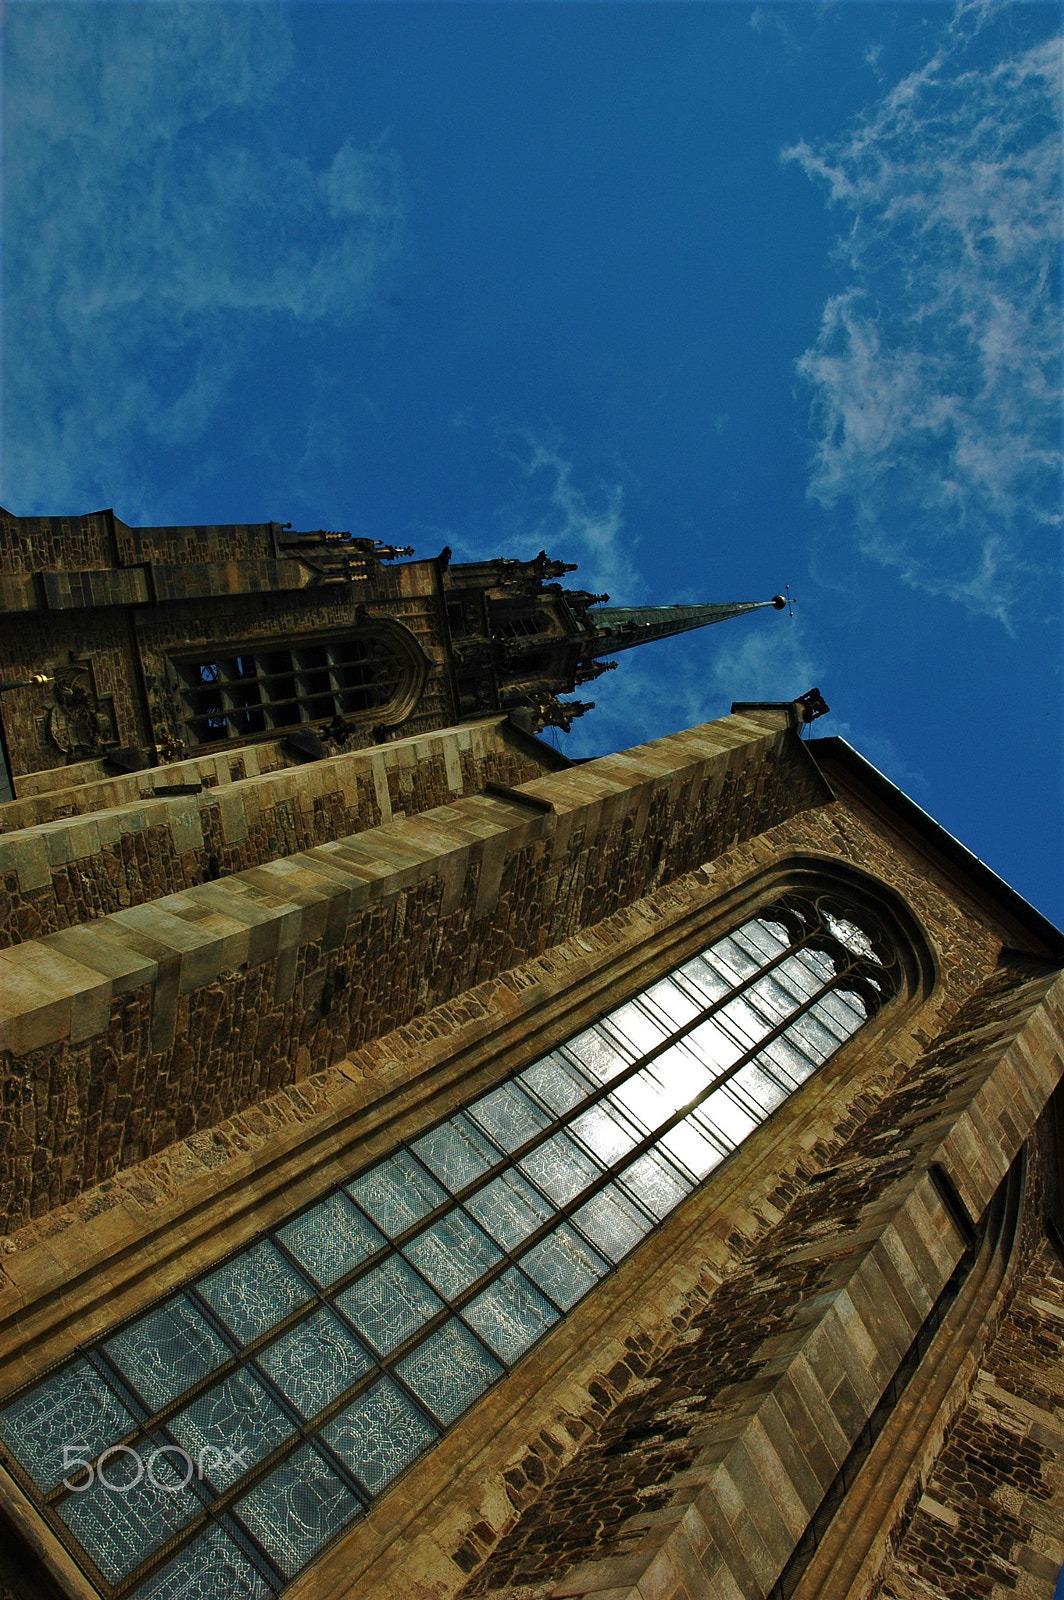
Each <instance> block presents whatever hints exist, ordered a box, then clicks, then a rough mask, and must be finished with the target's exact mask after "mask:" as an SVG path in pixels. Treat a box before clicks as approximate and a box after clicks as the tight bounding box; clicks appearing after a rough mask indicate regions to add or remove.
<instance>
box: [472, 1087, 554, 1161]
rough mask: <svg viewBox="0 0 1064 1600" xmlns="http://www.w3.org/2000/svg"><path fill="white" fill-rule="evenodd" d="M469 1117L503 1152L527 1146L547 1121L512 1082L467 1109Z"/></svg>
mask: <svg viewBox="0 0 1064 1600" xmlns="http://www.w3.org/2000/svg"><path fill="white" fill-rule="evenodd" d="M469 1115H470V1116H471V1117H473V1118H474V1120H475V1121H476V1122H478V1123H479V1124H480V1126H481V1127H482V1128H483V1129H484V1131H485V1133H488V1134H490V1135H491V1137H492V1138H493V1139H494V1140H495V1143H496V1144H497V1145H499V1146H500V1147H501V1148H502V1149H503V1150H506V1151H512V1150H516V1149H518V1147H519V1146H520V1145H523V1144H527V1143H528V1141H529V1139H534V1138H535V1137H536V1134H537V1133H542V1131H543V1129H544V1128H546V1127H548V1126H549V1123H550V1119H549V1118H548V1117H547V1116H545V1115H544V1113H543V1112H542V1111H541V1110H540V1109H539V1107H538V1106H537V1105H534V1104H533V1103H532V1101H531V1100H530V1099H529V1098H528V1096H527V1094H525V1093H523V1091H522V1090H521V1089H520V1088H518V1086H517V1084H516V1083H504V1084H503V1085H502V1087H501V1088H499V1089H493V1090H492V1092H491V1094H486V1095H485V1096H484V1098H483V1099H482V1100H478V1101H477V1102H476V1104H475V1105H472V1106H470V1108H469Z"/></svg>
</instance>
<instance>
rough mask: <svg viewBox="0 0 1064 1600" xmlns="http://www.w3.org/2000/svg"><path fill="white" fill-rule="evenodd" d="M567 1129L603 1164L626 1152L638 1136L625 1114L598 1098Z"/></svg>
mask: <svg viewBox="0 0 1064 1600" xmlns="http://www.w3.org/2000/svg"><path fill="white" fill-rule="evenodd" d="M569 1132H570V1133H572V1134H573V1135H574V1136H575V1137H576V1138H577V1139H579V1140H580V1143H581V1144H582V1145H583V1146H584V1147H585V1148H586V1149H588V1150H590V1151H591V1154H592V1155H593V1156H595V1157H596V1158H597V1159H598V1160H599V1161H601V1162H602V1164H603V1166H606V1167H608V1166H610V1165H612V1163H613V1162H614V1161H619V1160H620V1158H621V1157H622V1156H624V1155H627V1154H628V1152H629V1150H631V1149H632V1148H633V1147H634V1146H635V1145H637V1144H638V1143H639V1140H640V1134H639V1131H638V1129H636V1128H634V1127H633V1126H632V1124H631V1123H630V1122H629V1121H628V1118H627V1117H625V1116H623V1115H622V1114H621V1112H620V1111H619V1109H616V1108H614V1107H612V1106H610V1105H609V1104H607V1103H604V1102H603V1101H601V1100H600V1101H599V1103H598V1105H594V1106H588V1108H587V1110H586V1111H582V1112H581V1113H580V1115H579V1116H578V1117H576V1118H575V1119H574V1121H572V1122H571V1123H570V1124H569Z"/></svg>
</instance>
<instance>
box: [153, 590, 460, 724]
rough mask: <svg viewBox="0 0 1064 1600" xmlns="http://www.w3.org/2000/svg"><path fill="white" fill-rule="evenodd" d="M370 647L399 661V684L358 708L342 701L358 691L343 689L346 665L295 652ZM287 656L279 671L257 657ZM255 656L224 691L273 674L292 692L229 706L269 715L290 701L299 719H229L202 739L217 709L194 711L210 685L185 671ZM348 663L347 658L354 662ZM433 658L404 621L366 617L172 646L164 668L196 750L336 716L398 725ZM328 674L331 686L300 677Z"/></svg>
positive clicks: (415, 699) (419, 692)
mask: <svg viewBox="0 0 1064 1600" xmlns="http://www.w3.org/2000/svg"><path fill="white" fill-rule="evenodd" d="M358 644H362V645H366V646H368V647H370V651H371V655H372V651H373V650H378V651H380V650H383V651H386V652H387V653H388V654H389V655H390V656H391V658H392V661H393V663H394V666H395V675H394V686H393V687H392V690H391V693H390V694H389V696H388V698H387V699H385V700H382V701H381V702H380V703H379V704H376V705H373V706H370V707H368V708H364V709H361V710H358V709H348V708H345V707H344V706H343V704H342V699H343V696H344V695H345V694H351V693H354V692H356V691H355V689H354V688H352V687H351V686H347V687H345V686H344V685H342V684H340V683H339V682H338V681H336V680H337V678H338V674H340V673H342V672H343V670H344V666H343V664H339V665H337V664H334V663H331V661H328V660H327V661H326V662H325V663H324V664H323V663H318V664H316V665H315V664H310V665H303V664H300V663H298V662H297V661H296V660H295V659H294V658H295V657H296V656H297V655H298V653H299V652H302V651H312V650H324V651H325V652H326V654H327V656H328V655H329V654H330V653H331V652H334V651H338V650H340V649H342V648H344V647H345V646H351V645H358ZM282 655H285V656H287V657H288V658H289V666H288V667H287V668H282V667H278V668H276V670H273V671H271V672H267V673H265V674H263V673H261V672H260V671H259V668H258V663H259V662H260V661H264V660H265V659H266V658H267V657H269V656H277V657H280V656H282ZM243 659H250V660H253V661H255V662H256V671H255V673H254V674H252V673H248V674H245V675H242V676H240V677H237V678H233V679H231V680H230V679H226V680H225V683H224V684H223V689H224V688H225V687H226V686H227V685H228V684H229V683H230V682H232V683H233V684H239V683H241V682H246V683H247V684H248V685H249V686H251V687H252V688H255V687H257V686H258V685H259V684H260V683H265V682H267V681H272V680H273V679H280V678H290V679H291V680H292V683H293V691H292V693H291V694H290V695H286V696H285V698H284V699H278V700H276V701H272V700H271V701H263V700H262V699H261V698H260V699H259V700H258V701H254V700H249V701H248V702H247V704H246V705H245V706H243V707H241V706H232V707H229V708H228V709H229V710H232V711H234V712H235V714H236V715H237V716H239V714H240V713H241V711H244V712H248V713H251V712H259V713H263V714H264V721H265V720H267V719H266V716H265V714H266V712H267V711H268V709H269V707H271V706H273V705H276V706H285V705H292V706H293V707H294V709H295V711H296V713H297V714H296V716H295V718H294V720H292V721H288V722H280V721H278V722H276V723H274V724H273V725H269V726H263V727H261V728H251V727H250V726H249V727H247V728H243V729H241V728H237V727H235V726H233V725H232V724H229V725H228V726H227V728H226V731H225V732H220V733H219V734H218V735H217V737H213V738H212V737H207V738H203V739H200V738H199V737H197V726H196V725H197V724H198V723H201V722H203V721H204V720H205V719H206V718H208V717H209V716H210V715H212V713H211V711H210V710H209V708H207V709H199V710H197V709H196V707H195V705H194V704H193V702H192V699H191V697H192V696H193V695H197V694H201V693H204V692H206V691H207V689H208V688H209V684H210V682H211V681H214V680H209V679H206V678H205V679H203V680H202V683H201V684H200V685H197V684H196V683H195V682H193V681H191V680H190V679H189V677H188V674H189V673H190V671H192V670H196V669H199V670H200V671H204V670H206V669H208V668H209V667H211V666H216V665H217V664H218V663H220V662H222V661H234V660H243ZM349 665H350V664H349ZM431 665H432V663H431V662H430V661H429V658H428V657H427V656H426V654H425V652H424V651H423V650H422V648H421V645H420V644H419V642H418V641H417V639H416V638H415V637H414V635H413V634H412V633H411V632H410V630H409V629H408V628H406V627H404V626H403V625H402V624H401V623H398V622H396V621H395V620H394V619H393V618H388V617H381V618H369V619H367V620H364V621H358V622H355V623H353V624H352V625H351V626H350V627H346V628H330V629H324V630H322V629H318V630H316V631H314V632H309V633H305V634H301V633H289V634H285V635H284V636H283V637H281V638H275V637H268V638H261V639H245V640H243V641H241V642H230V641H227V640H226V641H213V642H209V643H205V644H203V645H201V646H199V647H198V648H196V649H182V650H174V651H171V652H170V654H169V656H168V661H167V672H168V677H169V681H170V686H171V689H172V691H173V694H174V696H175V699H176V701H177V704H178V708H179V714H180V719H181V725H182V727H183V728H184V730H185V733H186V735H187V738H188V743H189V747H190V748H192V749H195V750H200V751H207V750H212V749H226V748H229V747H232V746H233V745H234V744H235V743H240V744H253V743H259V742H261V741H263V740H266V739H276V738H279V737H282V736H283V735H284V734H285V733H290V732H292V731H294V730H296V729H307V728H321V727H327V726H328V724H329V723H330V722H331V721H332V720H333V718H334V717H337V716H339V717H342V718H343V719H344V721H346V722H351V723H352V724H354V725H355V726H374V725H377V724H380V723H384V724H386V725H387V726H389V727H394V726H397V725H399V724H400V723H402V722H404V721H405V720H406V718H407V717H408V716H409V715H410V713H411V712H412V711H413V709H414V707H415V706H416V704H417V702H418V700H419V699H420V698H421V695H422V694H423V692H424V688H425V684H426V682H427V681H428V675H429V672H430V670H431ZM322 673H324V674H326V675H328V677H329V678H330V680H331V681H330V684H329V687H328V688H322V687H321V686H320V685H319V686H318V687H317V688H311V687H309V686H308V687H303V686H301V684H300V681H299V680H300V679H303V678H309V677H310V676H311V675H312V674H319V675H320V674H322ZM325 698H328V699H329V700H330V701H331V705H330V707H329V708H328V709H327V710H326V709H321V710H320V711H319V712H318V713H317V714H313V715H312V714H311V706H312V703H313V701H315V700H323V699H325ZM226 709H227V708H226V706H225V704H224V699H223V702H222V704H221V705H220V706H219V708H218V711H217V713H213V714H215V715H217V716H218V717H219V719H221V720H224V719H225V712H226Z"/></svg>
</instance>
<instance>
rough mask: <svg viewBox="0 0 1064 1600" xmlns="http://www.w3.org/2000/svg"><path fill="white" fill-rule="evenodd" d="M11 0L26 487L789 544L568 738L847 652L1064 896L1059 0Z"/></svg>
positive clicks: (710, 541)
mask: <svg viewBox="0 0 1064 1600" xmlns="http://www.w3.org/2000/svg"><path fill="white" fill-rule="evenodd" d="M3 26H4V33H5V39H4V111H3V115H4V135H5V154H4V169H3V201H4V233H5V241H6V242H5V249H4V272H5V279H4V288H3V383H2V399H3V454H2V474H0V476H2V483H0V500H2V502H3V504H4V505H6V506H7V507H8V508H9V509H11V510H12V511H15V512H16V513H19V514H21V515H28V514H33V513H64V512H78V511H87V510H95V509H98V508H99V507H101V506H113V507H114V508H115V510H116V511H117V513H118V514H119V515H120V516H121V517H123V518H124V519H125V520H126V521H127V522H131V523H170V522H179V523H186V522H220V521H230V520H232V521H255V520H265V519H269V518H276V519H278V520H279V521H285V522H287V521H292V522H294V523H295V524H296V525H297V526H303V527H320V526H324V527H332V528H350V529H352V530H353V531H357V532H359V533H365V534H371V535H373V536H376V537H378V538H383V539H387V540H391V541H395V542H398V543H404V544H406V543H409V544H413V545H414V546H415V547H416V550H417V553H418V554H419V555H432V554H435V553H436V552H437V551H438V550H439V549H440V548H441V547H442V546H443V545H444V544H449V545H451V546H452V548H453V549H454V551H455V555H456V557H457V558H471V557H477V556H484V555H489V554H499V553H501V554H534V553H535V552H536V551H537V550H538V549H540V548H541V547H542V546H546V547H547V549H548V551H549V552H550V553H551V554H552V555H555V556H558V557H562V558H564V559H567V560H573V561H577V562H579V565H580V572H579V576H578V579H577V581H579V582H580V583H582V584H583V585H584V586H586V587H587V588H590V589H593V590H596V591H601V590H607V591H608V592H609V593H610V595H611V596H612V598H613V599H614V601H615V602H618V603H628V604H639V603H654V602H668V601H688V600H729V599H759V598H767V597H768V596H769V595H771V594H772V593H774V592H775V591H776V590H777V589H779V588H781V587H782V585H783V584H784V583H789V584H790V585H791V587H792V589H793V590H794V592H795V594H796V595H797V597H798V604H797V606H796V608H795V616H794V618H793V619H789V618H787V617H786V616H785V615H779V614H777V613H775V612H759V613H756V614H755V615H754V616H753V617H751V618H748V619H745V620H740V621H735V622H731V623H727V624H724V625H722V626H720V627H718V628H713V629H710V630H707V631H705V632H702V633H700V634H697V635H693V636H688V637H686V638H681V639H677V640H672V641H668V642H666V643H663V644H660V645H657V646H654V647H653V648H652V649H648V650H647V651H646V652H639V653H636V654H633V655H629V656H628V657H622V659H621V666H620V668H619V670H618V671H617V672H616V673H612V674H610V675H609V676H608V677H607V678H605V679H602V680H599V682H597V683H596V684H595V686H594V697H595V699H596V701H597V702H598V707H597V710H596V711H595V712H594V713H593V714H592V715H591V716H590V717H588V718H585V719H584V721H583V722H582V723H579V724H577V727H576V729H575V730H574V732H573V734H572V735H570V736H569V737H568V739H567V740H564V739H563V741H562V745H563V748H565V749H566V750H567V751H568V752H569V753H570V754H573V755H584V754H594V753H597V752H600V751H604V750H607V749H610V748H616V747H618V746H623V745H626V744H631V743H635V742H637V741H638V740H640V739H644V738H650V737H654V736H657V735H659V734H662V733H667V732H670V731H672V730H673V729H675V728H676V727H679V726H682V725H688V724H690V723H693V722H697V721H702V720H706V719H708V718H710V717H713V716H719V715H721V714H723V713H724V712H726V711H727V709H728V706H729V704H730V702H731V701H732V700H733V699H761V698H768V699H776V698H790V697H792V696H793V695H795V694H799V693H801V692H803V691H804V690H805V689H807V688H809V687H810V686H811V685H812V684H814V683H816V684H819V686H820V688H821V689H822V691H823V693H824V695H825V696H826V698H827V700H828V702H829V703H830V705H831V706H832V708H833V710H832V716H831V717H830V719H825V720H824V721H823V722H821V723H819V724H818V725H817V729H816V731H817V732H818V733H819V732H824V733H840V734H842V735H843V736H844V737H846V738H847V739H849V740H850V741H851V743H853V744H854V745H856V746H857V748H858V749H859V750H861V751H862V753H863V754H864V755H866V756H867V757H868V759H870V760H871V761H873V762H874V763H875V764H876V765H877V766H879V767H880V768H881V769H882V770H883V771H884V772H885V773H886V774H887V776H888V777H890V778H892V779H893V780H894V781H895V782H896V783H898V784H899V785H900V786H901V787H902V788H903V789H905V790H906V791H907V792H908V793H909V794H911V796H912V797H913V799H915V800H916V801H917V802H918V803H919V804H920V805H922V806H923V807H924V808H925V809H926V810H928V811H929V812H931V814H932V815H933V816H935V817H936V818H937V819H938V820H939V821H940V822H941V823H942V824H943V825H944V826H945V827H947V828H948V829H949V830H950V831H951V832H952V833H954V834H956V835H957V837H959V838H960V839H961V840H962V841H963V842H964V843H965V844H967V845H968V846H969V848H971V849H973V850H974V851H975V852H976V853H977V854H978V855H980V856H981V857H982V858H983V859H984V860H985V861H987V862H988V864H989V865H990V866H992V867H993V868H994V869H995V870H996V871H997V872H999V873H1001V875H1002V876H1003V877H1005V878H1006V879H1007V880H1008V881H1009V882H1010V883H1012V884H1013V885H1014V887H1015V888H1017V889H1018V890H1019V891H1020V892H1021V893H1022V894H1024V895H1026V896H1027V897H1028V898H1029V899H1031V900H1032V901H1033V902H1034V903H1035V904H1036V905H1037V906H1038V907H1039V908H1040V909H1041V910H1043V911H1044V912H1046V913H1047V914H1048V915H1050V916H1051V917H1053V918H1054V919H1055V920H1056V921H1057V922H1058V923H1059V922H1061V921H1064V872H1062V863H1061V831H1062V830H1061V814H1062V808H1061V766H1060V746H1061V737H1060V735H1061V687H1060V668H1061V629H1060V599H1061V585H1060V566H1061V564H1060V525H1059V524H1060V498H1061V496H1060V459H1059V456H1060V424H1061V413H1060V376H1061V374H1060V326H1059V303H1060V294H1059V231H1060V217H1059V207H1060V103H1059V77H1058V74H1059V62H1060V38H1059V33H1060V22H1059V12H1058V10H1057V8H1055V7H1051V6H1041V5H1027V4H1025V5H1014V6H1009V5H998V6H986V5H980V4H963V5H960V6H949V5H944V4H935V5H922V4H901V5H889V6H888V5H881V4H878V3H868V4H855V3H842V4H831V3H818V4H806V3H804V0H795V3H789V4H782V5H777V6H771V5H762V4H755V5H751V4H732V3H722V4H629V5H614V4H611V3H601V4H586V5H570V4H566V3H556V4H531V5H526V4H492V3H487V4H471V5H467V4H438V5H432V6H425V5H420V4H396V5H369V4H366V5H359V4H354V5H348V4H330V5H318V4H305V5H304V4H297V5H291V6H282V5H267V6H258V5H252V4H213V3H206V4H192V5H187V6H172V5H170V4H168V3H167V0H156V3H154V4H139V5H125V4H120V3H115V4H105V5H95V4H91V3H87V0H82V3H66V4H62V5H50V4H44V3H37V0H8V4H7V7H6V12H5V16H4V24H3Z"/></svg>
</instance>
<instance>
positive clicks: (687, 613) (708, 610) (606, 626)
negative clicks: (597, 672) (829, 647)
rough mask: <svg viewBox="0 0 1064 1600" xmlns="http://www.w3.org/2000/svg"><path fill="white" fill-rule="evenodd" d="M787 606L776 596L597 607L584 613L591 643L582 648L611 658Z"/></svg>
mask: <svg viewBox="0 0 1064 1600" xmlns="http://www.w3.org/2000/svg"><path fill="white" fill-rule="evenodd" d="M786 604H787V602H786V600H785V599H784V597H783V596H782V595H779V594H777V595H774V596H773V597H772V599H771V600H733V601H728V602H725V603H724V604H722V605H700V606H597V607H596V608H595V610H594V611H588V612H587V620H588V622H589V623H591V625H592V627H593V628H594V641H593V642H590V641H589V643H588V644H587V645H585V647H584V654H585V655H589V656H599V655H605V654H606V653H607V652H609V654H610V655H612V654H613V653H614V651H616V650H629V649H631V647H632V646H633V645H637V644H648V643H649V642H650V640H652V639H668V638H670V637H671V635H672V634H674V633H688V632H690V630H691V629H692V628H705V627H708V626H709V624H710V623H711V622H726V621H727V619H728V618H729V617H742V616H745V615H746V613H747V612H748V611H761V610H763V609H764V608H765V607H766V606H772V607H774V609H775V610H777V611H782V610H783V608H784V607H785V606H786Z"/></svg>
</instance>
